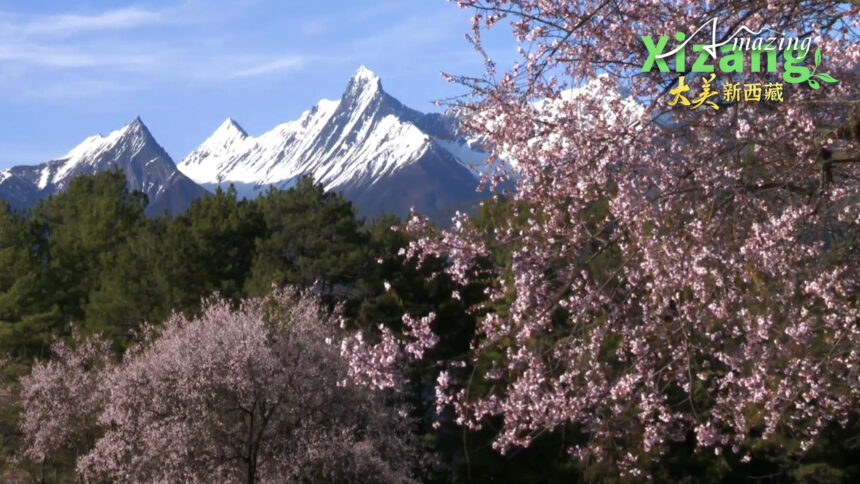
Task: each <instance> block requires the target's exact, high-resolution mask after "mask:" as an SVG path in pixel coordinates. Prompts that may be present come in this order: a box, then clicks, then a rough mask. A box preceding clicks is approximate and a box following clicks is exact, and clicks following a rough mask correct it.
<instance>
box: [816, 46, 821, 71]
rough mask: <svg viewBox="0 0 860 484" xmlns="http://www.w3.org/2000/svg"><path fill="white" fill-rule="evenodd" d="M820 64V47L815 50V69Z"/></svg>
mask: <svg viewBox="0 0 860 484" xmlns="http://www.w3.org/2000/svg"><path fill="white" fill-rule="evenodd" d="M819 64H821V47H816V48H815V67H818V65H819Z"/></svg>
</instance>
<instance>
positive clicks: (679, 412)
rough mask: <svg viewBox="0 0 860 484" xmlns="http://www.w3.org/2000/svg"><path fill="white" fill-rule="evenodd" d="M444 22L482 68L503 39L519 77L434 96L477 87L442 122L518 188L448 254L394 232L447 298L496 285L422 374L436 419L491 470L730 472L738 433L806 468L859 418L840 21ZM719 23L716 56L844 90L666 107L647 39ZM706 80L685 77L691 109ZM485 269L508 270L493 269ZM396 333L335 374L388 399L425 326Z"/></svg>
mask: <svg viewBox="0 0 860 484" xmlns="http://www.w3.org/2000/svg"><path fill="white" fill-rule="evenodd" d="M457 3H458V4H459V5H460V6H461V7H466V8H470V9H473V10H474V12H475V15H474V23H473V31H472V33H471V34H470V36H469V37H470V38H471V40H472V41H473V42H474V44H475V45H476V46H477V47H478V49H479V50H481V51H482V52H483V50H482V49H481V45H482V44H481V35H482V33H483V32H484V31H485V30H487V29H491V28H494V27H496V28H497V27H498V25H501V24H503V23H506V22H507V21H508V20H510V22H511V25H512V27H513V35H514V36H515V37H516V39H517V41H518V42H519V44H520V45H521V47H522V48H521V55H522V58H521V61H520V62H519V63H517V64H516V65H514V66H512V67H511V68H510V69H509V70H508V71H506V72H502V73H499V71H498V68H497V66H496V65H495V64H494V63H493V62H492V61H490V60H488V62H487V66H488V69H487V75H486V76H484V77H482V78H470V77H455V76H450V78H451V79H452V80H453V81H455V82H460V83H463V84H465V85H467V86H469V87H470V88H471V96H469V97H467V98H465V99H462V100H460V101H459V102H458V103H457V108H458V109H459V111H460V112H461V113H463V114H464V115H465V116H466V120H465V127H466V128H467V129H468V130H470V131H472V132H473V133H474V134H475V135H479V136H481V137H482V138H483V139H484V140H486V142H487V145H488V147H490V148H491V149H492V150H493V157H502V158H505V159H506V160H509V161H510V162H511V163H510V167H509V168H508V170H509V171H508V172H497V173H495V175H494V176H493V177H491V178H490V179H489V180H488V181H489V182H490V183H495V182H498V181H499V180H502V179H505V178H508V179H511V180H512V181H513V182H514V183H515V185H516V190H515V191H514V192H513V193H512V195H511V205H512V207H513V208H512V210H513V212H514V216H512V217H510V218H509V219H508V220H507V221H506V222H504V223H503V224H502V225H501V226H500V227H495V228H494V230H493V231H492V232H488V231H486V230H479V229H478V228H477V226H475V225H474V224H471V223H470V221H469V219H468V217H466V216H459V217H458V218H457V219H455V221H454V222H455V223H454V226H453V228H451V229H450V230H448V231H446V232H444V233H442V234H435V233H431V232H430V231H429V225H428V223H427V221H426V220H425V219H423V218H421V217H419V216H418V215H415V216H414V217H413V218H412V220H410V222H409V223H408V228H409V229H410V230H412V231H413V232H416V233H418V234H419V235H420V234H424V236H422V237H420V238H419V239H418V240H417V241H415V242H414V243H412V244H411V246H410V247H409V249H408V250H407V251H406V254H407V255H408V256H410V257H416V258H418V260H423V259H425V258H427V257H430V256H439V257H442V258H444V259H445V260H446V261H447V268H446V271H447V272H448V274H449V275H450V276H451V277H452V278H453V279H454V280H455V281H457V282H458V283H459V284H461V285H463V286H467V285H469V284H470V283H473V282H476V281H482V282H484V283H485V282H486V281H493V282H492V283H491V284H490V287H489V288H488V289H487V300H486V301H484V302H482V303H481V304H478V305H476V306H475V307H474V308H473V310H474V312H475V315H476V317H478V318H479V322H478V324H477V325H476V329H475V331H474V337H473V341H472V345H471V350H470V351H469V352H468V354H467V355H465V356H464V357H463V358H462V359H461V360H457V361H453V362H452V361H447V362H440V365H442V366H443V368H442V369H441V370H440V373H439V377H438V386H437V395H436V398H437V403H438V404H439V407H440V409H442V408H445V407H451V408H453V409H454V411H455V414H456V416H457V421H458V422H459V423H461V424H463V425H466V426H469V427H473V428H477V427H480V426H481V425H482V423H483V422H484V421H485V419H486V418H488V417H494V418H500V419H501V420H502V421H503V426H502V428H501V430H500V432H499V433H498V436H497V438H496V441H495V445H496V446H497V448H498V449H500V450H501V451H506V450H508V449H510V448H511V447H515V446H528V445H529V443H530V442H531V441H532V439H533V438H534V437H536V436H537V435H540V434H542V433H544V432H546V431H552V430H557V429H560V428H563V427H567V428H574V429H576V431H577V432H579V433H580V434H581V435H583V436H584V438H583V439H582V440H581V443H578V444H575V445H573V446H572V448H571V449H570V452H571V453H572V454H573V455H574V456H575V457H577V458H579V459H581V460H583V461H585V462H588V461H603V462H612V463H614V464H616V465H617V468H618V469H619V470H620V471H621V472H622V473H629V474H632V475H636V474H637V473H639V472H641V470H642V469H643V468H644V467H645V466H647V465H648V463H649V462H650V461H652V460H653V459H655V458H659V456H660V455H661V454H662V453H664V452H665V450H666V448H667V444H669V443H671V442H678V441H684V440H686V439H694V441H695V445H696V446H697V447H698V448H699V449H708V450H709V451H712V452H716V453H720V452H723V451H726V450H729V451H731V452H733V453H734V454H735V455H737V456H738V458H740V459H741V460H743V459H746V458H748V452H749V448H748V446H746V439H747V438H749V437H751V436H753V435H761V436H762V437H763V438H764V439H768V438H769V437H771V436H773V435H774V434H775V433H778V432H787V433H788V434H790V435H793V436H797V437H798V438H800V440H801V441H802V442H803V446H802V449H805V448H806V447H808V446H809V445H810V444H811V443H812V442H814V440H815V438H816V435H817V434H818V433H819V432H820V431H821V429H822V428H823V427H824V426H825V425H827V424H828V423H831V422H836V423H845V422H846V421H847V420H848V419H851V418H856V416H857V415H856V412H857V409H858V408H860V385H858V383H860V327H858V326H860V308H858V304H860V299H858V294H860V239H858V236H860V138H858V132H860V104H858V91H860V82H858V72H860V71H858V61H860V43H858V22H859V21H858V15H857V13H858V7H856V6H855V5H852V4H850V3H841V2H834V1H823V2H799V1H779V0H776V1H774V0H768V1H758V0H754V1H736V0H720V1H713V2H705V3H701V2H689V1H685V0H684V1H681V0H658V1H650V2H608V1H603V0H576V1H566V0H458V2H457ZM714 18H717V19H718V21H719V25H718V28H717V31H716V35H717V39H718V40H725V39H727V38H729V36H730V35H731V34H732V33H734V32H736V31H737V29H738V28H739V27H740V26H744V27H747V28H748V29H750V30H752V31H759V30H760V29H762V28H764V27H768V28H770V29H773V31H776V32H782V33H784V34H785V35H793V36H795V37H798V38H800V37H809V38H812V41H813V43H812V45H813V49H818V52H819V53H818V54H815V64H816V66H817V65H818V64H819V63H820V64H821V67H822V69H824V66H826V72H827V73H828V76H829V77H830V78H831V79H834V80H838V82H835V83H831V82H829V81H825V82H827V83H826V84H824V85H823V86H819V87H820V89H813V88H812V87H810V86H811V85H812V84H811V83H803V84H786V86H785V99H784V100H783V101H781V102H778V101H771V102H749V103H727V102H724V100H722V99H721V98H720V97H717V98H714V99H712V101H714V105H715V106H716V107H717V109H712V108H710V107H705V108H703V109H702V108H700V109H690V107H689V106H684V105H682V104H681V103H676V104H673V105H670V102H671V101H672V100H673V97H674V96H673V94H672V93H670V91H672V90H673V88H674V87H675V86H677V85H678V84H679V81H681V82H684V80H683V79H679V78H680V77H681V76H684V73H679V72H672V71H669V72H658V70H657V69H654V70H653V72H643V63H645V62H646V58H647V57H648V54H647V52H648V50H647V49H646V45H645V43H644V42H643V39H642V36H651V37H652V38H654V39H656V38H658V37H659V36H672V35H673V34H675V33H676V32H686V33H690V32H693V31H694V30H695V29H696V28H698V27H699V26H701V25H703V24H705V23H706V22H707V21H709V20H711V19H714ZM704 37H705V36H703V38H702V39H701V40H700V41H699V42H706V40H707V39H705V38H704ZM673 42H674V40H673ZM671 47H672V44H671V43H670V45H669V47H667V48H666V51H667V52H668V51H669V49H670V48H671ZM691 47H692V46H691ZM690 50H692V49H690ZM809 52H810V55H809V57H810V58H808V65H809V67H810V68H811V67H812V59H811V57H812V54H811V52H812V49H810V51H809ZM688 55H689V54H688ZM782 56H783V53H782V52H780V53H778V57H779V59H780V61H781V60H782V59H783V57H782ZM667 60H672V59H667ZM689 62H690V63H692V62H693V59H690V60H689ZM742 62H747V64H746V65H747V69H746V71H747V72H746V73H732V74H729V75H726V76H725V78H724V80H727V81H731V82H735V81H737V80H738V79H739V78H740V77H744V78H746V79H747V80H750V79H751V78H752V79H754V80H758V81H761V82H769V81H772V80H773V74H769V73H764V72H750V69H749V60H748V59H747V60H746V61H742ZM822 72H824V71H822ZM768 76H771V77H768ZM702 78H707V75H705V76H702V75H699V74H696V73H690V72H687V73H686V83H687V84H689V85H694V86H696V87H697V88H698V86H699V84H700V82H701V80H702ZM810 79H812V78H810ZM813 81H814V80H813ZM816 85H818V84H816ZM714 89H719V85H717V84H716V83H715V84H714ZM495 166H497V167H501V168H502V169H504V165H501V164H496V165H495ZM499 251H504V253H505V254H507V257H508V266H507V267H504V268H498V267H496V268H492V269H488V268H487V264H486V263H485V262H486V260H487V259H488V258H490V257H491V255H492V254H493V253H496V254H497V253H498V252H499ZM455 296H456V294H455ZM404 323H405V326H406V331H405V332H404V336H403V337H402V338H400V337H397V336H395V335H394V334H392V333H390V332H388V331H387V330H386V331H383V335H382V341H381V342H380V343H379V344H377V345H368V344H365V343H364V342H363V341H357V342H356V341H354V340H350V342H349V344H348V345H346V346H345V352H346V353H348V354H349V355H350V356H351V357H352V359H353V362H354V369H353V371H354V372H356V374H360V375H361V376H363V377H364V378H367V379H368V381H370V382H371V383H375V384H377V385H382V386H384V385H390V384H393V383H394V382H395V381H396V380H395V376H396V375H394V373H393V370H394V369H395V368H396V366H397V365H398V364H399V363H398V362H400V361H402V358H415V357H422V356H424V355H425V352H424V350H426V349H427V348H430V347H432V346H433V345H434V344H435V342H436V336H437V335H436V334H434V333H433V331H432V315H431V316H425V317H424V318H420V319H419V318H413V317H406V318H405V319H404ZM440 336H441V335H440Z"/></svg>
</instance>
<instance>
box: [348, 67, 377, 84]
mask: <svg viewBox="0 0 860 484" xmlns="http://www.w3.org/2000/svg"><path fill="white" fill-rule="evenodd" d="M352 80H357V81H370V82H374V81H378V80H379V76H377V75H376V74H374V72H373V71H371V70H370V69H368V68H367V67H366V66H364V65H363V64H362V65H360V66H358V69H356V70H355V74H353V75H352Z"/></svg>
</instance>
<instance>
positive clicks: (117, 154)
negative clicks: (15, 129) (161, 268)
mask: <svg viewBox="0 0 860 484" xmlns="http://www.w3.org/2000/svg"><path fill="white" fill-rule="evenodd" d="M115 167H119V168H121V169H122V170H123V171H124V172H125V176H126V179H127V180H128V186H129V188H130V189H132V190H140V191H142V192H143V193H146V195H147V197H148V198H149V205H148V207H147V213H149V214H159V213H162V211H164V210H167V211H168V212H170V213H178V212H181V211H183V210H185V207H186V206H187V205H188V204H189V203H190V202H191V201H192V200H195V199H197V198H199V197H201V196H203V195H205V194H206V191H205V190H204V189H203V188H202V187H200V186H199V185H197V184H196V183H194V182H193V181H191V180H190V179H189V178H188V177H187V176H185V175H183V174H182V172H180V171H179V170H177V169H176V165H175V164H174V162H173V160H172V159H171V158H170V155H168V154H167V152H165V151H164V149H163V148H162V147H161V146H160V145H159V144H158V142H156V141H155V138H153V137H152V134H151V133H150V132H149V130H148V129H147V128H146V126H145V125H144V124H143V122H142V121H141V120H140V118H135V119H134V120H133V121H132V122H131V123H129V124H127V125H126V126H124V127H123V128H122V129H118V130H116V131H113V132H111V133H110V134H109V135H107V136H102V135H96V136H91V137H89V138H87V139H86V140H84V141H83V143H81V144H79V145H78V146H76V147H74V148H72V150H71V151H69V152H68V153H67V154H66V155H65V156H63V157H61V158H58V159H56V160H51V161H48V162H46V163H43V164H41V165H35V166H16V167H14V168H9V169H7V170H3V171H0V198H3V199H5V200H6V201H8V202H9V204H10V205H11V206H12V207H13V208H15V209H19V208H26V207H29V206H30V205H33V204H34V203H36V201H37V200H39V199H40V198H44V197H47V196H50V195H52V194H54V193H57V192H59V191H60V190H62V189H63V188H65V187H66V186H67V185H68V183H69V181H70V180H71V179H72V178H74V177H75V176H78V175H90V174H93V173H97V172H100V171H104V170H110V169H113V168H115Z"/></svg>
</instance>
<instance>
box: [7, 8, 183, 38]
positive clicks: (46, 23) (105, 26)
mask: <svg viewBox="0 0 860 484" xmlns="http://www.w3.org/2000/svg"><path fill="white" fill-rule="evenodd" d="M166 20H167V16H166V15H165V12H164V11H155V10H147V9H142V8H137V7H129V8H121V9H116V10H108V11H106V12H102V13H98V14H95V15H78V14H63V15H51V16H47V17H39V18H35V19H31V20H28V21H24V22H21V23H20V24H19V25H17V26H16V27H15V30H17V31H18V32H19V33H21V34H26V35H37V34H38V35H44V34H54V35H56V34H63V35H69V34H78V33H82V32H94V31H106V30H129V29H135V28H139V27H144V26H151V25H157V24H160V23H163V22H164V21H166Z"/></svg>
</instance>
